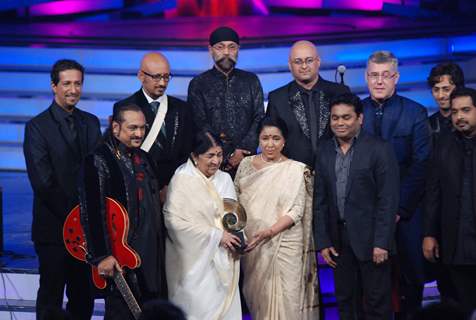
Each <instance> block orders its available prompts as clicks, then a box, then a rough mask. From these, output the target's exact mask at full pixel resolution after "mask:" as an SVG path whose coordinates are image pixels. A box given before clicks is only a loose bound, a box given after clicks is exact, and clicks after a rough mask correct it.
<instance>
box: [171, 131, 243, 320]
mask: <svg viewBox="0 0 476 320" xmlns="http://www.w3.org/2000/svg"><path fill="white" fill-rule="evenodd" d="M196 140H197V143H196V147H195V149H194V152H192V155H191V159H190V160H188V161H187V163H185V164H183V165H182V166H180V167H179V168H178V169H177V170H176V172H175V174H174V176H173V178H172V180H171V182H170V184H169V187H168V193H167V201H166V203H165V206H164V218H165V225H166V227H167V231H168V236H169V238H168V239H167V242H166V274H167V285H168V291H169V299H170V301H171V302H173V303H175V304H176V305H178V306H179V307H181V308H182V310H183V311H184V312H185V313H186V315H187V319H188V320H203V319H207V320H208V319H209V320H215V319H216V320H222V319H223V320H228V319H230V320H238V319H239V320H241V303H240V295H239V292H238V279H239V269H240V267H239V260H237V259H238V258H237V256H236V255H234V254H233V252H234V245H237V244H239V239H238V237H236V236H234V235H232V234H230V233H228V232H227V231H225V230H224V228H223V225H222V217H223V198H231V199H235V200H236V194H235V190H234V186H233V181H232V180H231V177H230V176H229V175H228V173H225V172H223V171H220V170H219V169H218V168H219V167H220V164H221V162H222V159H223V155H222V154H223V151H222V147H221V146H220V144H219V140H217V139H216V138H215V137H213V136H212V135H211V134H210V133H207V132H201V133H199V134H198V135H197V139H196Z"/></svg>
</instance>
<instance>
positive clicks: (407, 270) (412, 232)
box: [396, 209, 432, 320]
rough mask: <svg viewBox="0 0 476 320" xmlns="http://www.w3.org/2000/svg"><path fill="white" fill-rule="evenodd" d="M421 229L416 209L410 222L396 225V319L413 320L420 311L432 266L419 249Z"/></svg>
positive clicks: (419, 212) (419, 216)
mask: <svg viewBox="0 0 476 320" xmlns="http://www.w3.org/2000/svg"><path fill="white" fill-rule="evenodd" d="M421 226H422V211H421V209H416V210H415V212H414V213H413V216H412V217H411V218H410V219H409V220H400V222H398V224H397V230H396V240H397V241H396V243H397V251H398V254H397V260H396V262H397V263H398V267H399V270H400V274H399V284H398V285H399V294H400V313H399V314H398V315H397V319H399V320H406V319H408V320H410V319H413V317H414V316H415V314H416V313H417V312H418V310H419V309H420V308H421V305H422V300H423V289H424V285H425V281H426V277H427V271H428V270H427V269H428V268H431V267H432V266H431V263H429V262H428V261H426V259H425V258H424V256H423V250H422V249H421V243H422V240H423V237H422V227H421Z"/></svg>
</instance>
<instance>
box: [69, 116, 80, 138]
mask: <svg viewBox="0 0 476 320" xmlns="http://www.w3.org/2000/svg"><path fill="white" fill-rule="evenodd" d="M66 123H67V124H68V128H69V132H70V133H71V137H72V138H73V140H76V138H77V137H78V132H77V131H76V124H75V123H74V117H73V115H72V114H70V115H68V116H67V117H66Z"/></svg>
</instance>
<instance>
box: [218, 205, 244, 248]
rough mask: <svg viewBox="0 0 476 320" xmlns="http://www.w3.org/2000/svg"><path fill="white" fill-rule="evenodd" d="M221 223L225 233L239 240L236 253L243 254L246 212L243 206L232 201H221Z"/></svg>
mask: <svg viewBox="0 0 476 320" xmlns="http://www.w3.org/2000/svg"><path fill="white" fill-rule="evenodd" d="M223 208H224V212H223V218H222V223H223V227H224V228H225V230H226V231H228V232H230V233H231V234H233V235H235V236H237V237H238V238H240V246H235V249H236V251H237V252H238V253H240V254H243V253H244V252H245V249H246V241H245V234H244V232H243V229H244V228H245V226H246V212H245V209H244V208H243V206H242V205H241V204H240V203H239V202H238V201H236V200H234V199H228V198H225V199H223Z"/></svg>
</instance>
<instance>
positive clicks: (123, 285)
mask: <svg viewBox="0 0 476 320" xmlns="http://www.w3.org/2000/svg"><path fill="white" fill-rule="evenodd" d="M114 283H115V284H116V287H117V289H119V292H120V293H121V295H122V297H123V298H124V301H126V303H127V306H128V307H129V310H131V312H132V315H133V316H134V319H136V320H138V319H139V317H140V315H141V313H142V310H141V309H140V307H139V304H138V303H137V300H136V298H135V297H134V295H133V294H132V291H131V289H130V288H129V286H128V285H127V282H126V279H124V276H123V275H122V273H120V272H117V271H116V272H115V273H114Z"/></svg>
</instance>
